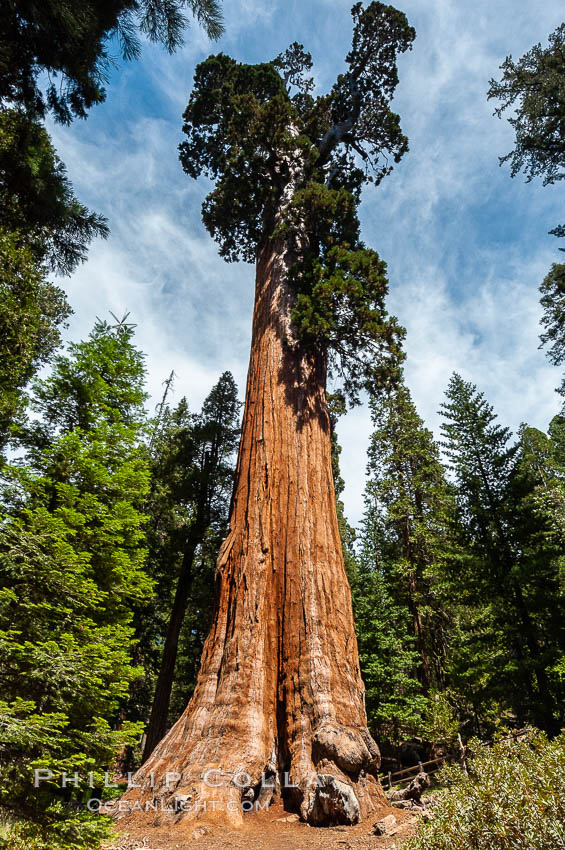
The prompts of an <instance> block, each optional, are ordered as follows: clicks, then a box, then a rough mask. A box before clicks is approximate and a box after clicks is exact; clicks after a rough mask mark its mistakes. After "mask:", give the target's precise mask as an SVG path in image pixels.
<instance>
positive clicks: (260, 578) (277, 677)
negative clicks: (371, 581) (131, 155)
mask: <svg viewBox="0 0 565 850" xmlns="http://www.w3.org/2000/svg"><path fill="white" fill-rule="evenodd" d="M352 14H353V24H354V26H353V42H352V47H351V50H350V52H349V53H348V54H347V57H346V68H345V71H344V73H342V74H340V75H339V77H338V79H337V80H336V83H335V84H334V86H333V87H332V89H331V90H330V91H329V92H328V93H327V94H326V95H320V96H317V97H314V96H313V95H312V88H313V84H312V81H311V79H310V78H309V76H308V74H309V70H310V67H311V64H312V63H311V58H310V56H309V55H308V54H307V53H306V52H305V51H304V50H303V48H302V47H301V46H300V45H297V44H295V45H292V46H291V48H290V49H289V50H288V51H286V53H285V54H283V55H281V56H279V57H278V58H277V59H275V60H274V61H271V62H266V63H264V64H259V65H244V64H240V63H238V62H236V61H235V60H234V59H231V58H230V57H228V56H224V55H221V54H220V55H218V56H212V57H210V58H209V59H208V60H206V61H205V62H203V63H201V64H200V65H199V66H198V67H197V69H196V73H195V80H194V88H193V92H192V94H191V97H190V101H189V104H188V107H187V109H186V112H185V115H184V120H185V123H184V132H185V134H186V140H185V141H184V142H183V143H182V144H181V148H180V156H181V162H182V165H183V167H184V169H185V171H186V173H187V174H188V175H189V176H190V177H193V178H196V177H198V176H200V175H202V174H204V175H207V176H209V177H210V178H212V179H213V180H214V182H215V188H214V189H213V190H212V191H211V193H210V194H209V195H208V197H207V199H206V200H205V202H204V206H203V221H204V223H205V225H206V227H207V228H208V230H209V232H210V233H211V235H212V236H213V237H214V238H215V239H216V240H217V242H218V244H219V246H220V254H221V255H222V256H224V257H225V258H226V259H228V260H235V259H244V260H247V261H251V262H255V261H256V262H257V276H256V300H255V311H254V322H253V333H252V345H251V358H250V366H249V372H248V382H247V392H246V402H245V413H244V417H243V425H242V438H241V444H240V451H239V458H238V465H237V469H236V480H235V488H234V498H233V501H232V508H231V516H230V530H229V533H228V536H227V538H226V540H225V541H224V544H223V546H222V549H221V551H220V555H219V559H218V566H217V576H218V578H217V585H218V603H217V609H216V614H215V618H214V621H213V624H212V628H211V630H210V633H209V635H208V638H207V640H206V644H205V647H204V653H203V658H202V664H201V668H200V673H199V677H198V681H197V684H196V688H195V691H194V695H193V697H192V700H191V703H190V705H189V706H188V708H187V711H186V713H185V714H184V715H183V717H182V718H181V719H180V720H179V721H178V722H177V724H176V725H175V726H174V727H173V728H172V729H171V730H170V732H169V733H168V734H167V735H166V736H165V738H164V739H163V740H162V741H161V742H160V744H159V745H158V746H157V747H156V749H155V750H154V752H153V754H152V756H151V758H150V759H149V760H148V761H147V762H146V763H145V765H144V766H143V768H142V770H141V771H140V772H139V773H138V775H137V780H136V781H137V782H138V783H139V784H141V785H142V790H141V791H133V790H132V792H130V794H129V795H128V798H127V799H129V800H130V801H135V800H136V799H139V800H140V801H142V800H146V799H148V795H150V796H151V798H152V799H154V798H155V797H158V798H162V799H165V798H168V797H170V796H171V794H173V796H175V797H176V798H177V799H180V798H181V797H186V795H192V796H194V794H198V795H200V796H202V798H203V799H205V798H206V797H207V796H208V795H209V793H210V792H209V788H208V787H207V786H206V785H205V783H204V779H203V771H204V770H205V769H206V768H209V767H210V766H214V767H215V768H218V770H220V771H221V777H222V779H224V780H227V781H224V782H221V783H220V787H219V788H216V789H215V791H214V793H215V794H216V795H217V803H218V804H219V805H218V806H217V808H218V812H217V816H218V817H223V818H226V817H232V818H233V819H235V820H236V821H239V820H240V819H241V811H242V810H241V805H242V802H244V801H251V802H252V803H253V800H255V799H259V797H260V795H261V794H263V796H265V794H266V795H269V794H272V793H273V791H272V790H271V791H269V789H266V788H263V791H261V777H262V776H263V775H266V776H271V777H273V778H274V779H276V777H279V780H280V783H281V786H280V787H281V791H282V795H283V798H284V802H285V804H286V805H287V806H288V807H289V808H290V809H292V810H294V811H297V812H300V814H301V816H302V817H303V818H304V819H305V820H307V821H309V822H310V823H316V824H327V823H330V822H343V823H351V822H356V821H358V820H359V819H360V818H362V817H364V816H367V815H368V814H369V813H370V812H371V811H372V810H373V809H374V808H375V806H376V805H378V804H380V803H381V802H382V800H383V795H382V791H381V789H380V788H379V785H378V783H377V781H376V774H377V768H378V763H379V754H378V749H377V747H376V745H375V743H374V741H373V740H372V738H371V736H370V735H369V732H368V730H367V726H366V715H365V709H364V704H363V685H362V682H361V678H360V672H359V664H358V656H357V652H356V647H355V631H354V625H353V618H352V609H351V598H350V591H349V587H348V585H347V581H346V575H345V568H344V563H343V553H342V547H341V540H340V535H339V527H338V521H337V514H336V504H335V491H334V485H333V478H332V457H331V432H330V423H329V416H328V410H327V402H326V378H327V375H328V372H332V373H333V374H335V375H338V376H340V377H341V378H343V385H344V389H345V391H346V392H347V394H348V395H349V396H350V397H352V398H353V399H355V398H356V397H358V393H359V390H360V389H361V388H362V387H363V386H365V385H368V384H370V385H374V384H375V383H377V382H379V381H382V380H385V379H387V378H390V377H391V375H392V376H394V375H396V374H397V373H398V360H399V359H400V350H399V343H400V339H401V335H402V334H401V331H400V329H399V328H398V326H397V324H396V322H395V321H394V320H393V319H391V318H390V317H388V316H387V314H386V311H385V307H384V298H385V295H386V289H387V283H386V278H385V267H384V264H383V262H382V261H381V260H380V258H379V257H378V255H377V254H375V252H373V251H371V250H369V249H367V248H366V247H365V246H364V245H363V243H362V242H361V240H360V234H359V221H358V217H357V213H356V208H357V204H358V202H359V200H360V192H361V188H362V186H363V184H365V183H366V182H369V181H373V180H374V181H377V182H378V181H379V180H381V179H382V178H383V177H384V176H385V175H386V174H388V173H389V171H390V170H391V167H392V163H393V162H396V161H398V160H399V159H400V158H401V156H402V155H403V154H404V153H405V151H406V149H407V140H406V138H405V136H404V135H403V134H402V132H401V130H400V126H399V119H398V116H397V115H395V114H394V113H393V112H392V111H391V109H390V101H391V99H392V96H393V93H394V90H395V87H396V84H397V81H398V76H397V70H396V57H397V55H398V54H399V53H401V52H403V51H405V50H407V49H409V48H410V46H411V43H412V40H413V38H414V31H413V29H412V28H411V27H410V26H409V25H408V23H407V21H406V18H405V16H404V15H403V14H401V13H400V12H398V11H397V10H396V9H393V8H392V7H390V6H385V5H384V4H382V3H378V2H373V3H370V4H368V5H367V7H366V8H363V6H362V5H361V4H360V3H358V4H356V5H355V6H354V7H353V10H352ZM204 729H205V730H206V732H205V735H204ZM242 764H244V765H245V770H246V773H247V775H248V776H249V783H248V786H246V787H245V788H239V787H237V785H236V784H234V783H230V781H229V780H228V777H229V776H230V775H231V774H233V772H234V771H235V770H239V769H240V767H241V765H242ZM171 770H173V771H176V772H177V773H179V774H180V775H181V777H182V778H181V780H180V781H179V784H178V787H177V788H176V789H175V790H174V792H172V791H171V789H167V788H166V774H167V772H170V771H171ZM151 775H153V777H154V778H155V782H154V783H153V785H154V787H153V788H151V789H150V788H149V785H150V776H151ZM274 784H276V782H275V783H274ZM328 801H329V802H328ZM234 802H235V804H236V807H235V809H234V808H233V806H232V805H230V804H231V803H234ZM190 816H191V815H190V813H189V812H186V813H185V814H184V817H186V818H189V817H190ZM211 816H213V815H211Z"/></svg>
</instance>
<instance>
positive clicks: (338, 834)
mask: <svg viewBox="0 0 565 850" xmlns="http://www.w3.org/2000/svg"><path fill="white" fill-rule="evenodd" d="M390 813H391V810H390V809H387V810H386V811H384V812H383V813H382V815H381V817H382V816H384V815H385V814H390ZM392 813H393V814H394V816H395V817H396V821H397V825H396V826H395V827H394V829H393V831H392V832H391V833H390V834H389V835H383V836H376V835H374V833H373V825H374V823H375V822H376V821H377V820H379V816H375V817H373V818H371V819H370V820H367V821H365V822H364V823H361V824H358V825H357V826H337V827H327V828H323V827H311V826H309V825H308V824H305V823H302V822H301V821H298V820H296V816H293V815H289V813H288V812H285V811H284V809H283V808H282V806H281V805H279V804H273V805H272V806H271V808H270V809H269V811H268V812H253V813H249V814H247V815H246V816H245V818H244V823H243V826H241V827H239V828H237V829H235V828H231V827H229V826H224V825H219V824H217V823H214V824H208V823H203V824H199V823H198V822H196V823H194V822H192V823H190V824H187V829H186V832H185V831H184V830H183V828H182V822H181V824H178V825H177V826H175V827H174V828H173V829H171V828H170V827H149V826H147V827H144V826H143V825H141V824H140V825H136V826H135V827H132V826H130V825H128V826H127V827H124V828H123V829H122V830H120V833H119V837H118V839H117V841H116V842H115V843H114V844H113V845H109V846H108V850H110V846H111V847H112V850H185V848H195V850H227V848H230V850H231V848H233V850H392V848H398V847H400V846H401V844H402V843H403V842H404V841H406V840H407V839H408V838H410V837H411V836H412V835H414V833H415V831H416V827H417V821H418V818H417V817H416V816H414V815H413V813H411V812H404V811H400V810H398V809H396V810H394V811H393V812H392Z"/></svg>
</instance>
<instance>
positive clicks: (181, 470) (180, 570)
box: [144, 372, 240, 759]
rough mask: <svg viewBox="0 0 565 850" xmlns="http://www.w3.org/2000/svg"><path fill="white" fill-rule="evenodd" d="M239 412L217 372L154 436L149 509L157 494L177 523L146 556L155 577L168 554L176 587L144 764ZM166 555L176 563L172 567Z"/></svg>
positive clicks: (221, 502)
mask: <svg viewBox="0 0 565 850" xmlns="http://www.w3.org/2000/svg"><path fill="white" fill-rule="evenodd" d="M239 408H240V404H239V402H238V400H237V386H236V384H235V381H234V379H233V376H232V374H231V373H230V372H224V374H223V375H222V376H221V377H220V379H219V381H218V382H217V384H216V385H215V386H214V387H213V388H212V391H211V392H210V394H209V395H208V397H207V398H206V400H205V402H204V404H203V406H202V411H201V413H200V415H199V416H193V417H189V416H188V410H187V405H186V401H185V400H183V401H182V402H181V404H180V405H179V407H178V408H177V409H176V410H175V411H173V413H172V414H171V416H170V417H169V421H168V422H167V424H166V427H165V428H164V429H162V430H161V433H160V435H159V448H158V455H157V459H156V464H155V470H154V475H153V480H154V482H155V481H157V482H158V485H157V486H158V487H159V495H157V493H155V496H154V498H155V501H156V505H155V506H156V507H157V510H159V508H160V506H161V505H162V503H163V496H164V497H165V499H166V500H169V499H170V503H169V504H170V507H169V510H171V508H172V515H173V516H174V517H175V518H176V528H175V527H174V526H173V527H169V532H168V534H167V533H165V535H163V530H162V527H161V528H160V531H159V542H158V545H157V550H156V551H153V552H151V553H150V557H151V558H152V560H153V561H154V562H159V564H160V571H161V572H162V569H163V564H162V550H163V549H164V548H166V549H168V550H169V557H168V560H169V564H170V566H172V567H173V569H172V570H171V572H169V574H168V576H167V579H168V582H170V581H171V577H172V576H175V577H176V586H175V591H174V595H173V599H172V602H171V606H170V610H169V611H168V614H167V620H168V622H167V625H166V629H165V639H164V646H163V652H162V656H161V659H160V663H159V672H158V676H157V680H156V684H155V693H154V697H153V704H152V708H151V716H150V719H149V724H148V726H147V729H146V740H145V748H144V758H145V759H146V758H148V757H149V756H150V755H151V753H152V751H153V749H154V748H155V746H156V745H157V744H158V743H159V741H160V740H161V738H162V737H163V735H164V734H165V732H166V731H167V729H168V726H169V724H168V717H169V704H170V699H171V692H172V688H173V681H174V674H175V664H176V659H177V653H178V646H179V638H180V635H181V631H182V627H183V623H184V621H185V617H186V612H187V607H188V605H189V600H190V596H191V590H192V583H193V578H194V573H195V562H197V563H198V560H199V559H198V555H199V553H200V555H201V556H204V557H205V555H206V554H207V549H208V550H209V549H210V548H216V553H217V549H218V548H219V545H220V542H221V539H222V538H223V536H224V534H225V531H226V520H227V513H228V507H229V499H230V497H231V489H232V485H233V466H232V464H231V459H232V456H233V453H234V451H235V448H236V445H237V440H238V436H239V429H238V418H239ZM179 425H180V427H179ZM154 486H155V485H154ZM152 501H153V500H152ZM173 506H174V507H173ZM170 515H171V514H170ZM155 519H156V517H155ZM171 532H172V534H171ZM153 538H154V539H155V535H153ZM214 543H215V547H214ZM171 555H172V558H173V561H176V563H174V565H173V564H172V563H171ZM201 560H202V558H201Z"/></svg>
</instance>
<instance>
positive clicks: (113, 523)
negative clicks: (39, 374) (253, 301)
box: [0, 322, 152, 850]
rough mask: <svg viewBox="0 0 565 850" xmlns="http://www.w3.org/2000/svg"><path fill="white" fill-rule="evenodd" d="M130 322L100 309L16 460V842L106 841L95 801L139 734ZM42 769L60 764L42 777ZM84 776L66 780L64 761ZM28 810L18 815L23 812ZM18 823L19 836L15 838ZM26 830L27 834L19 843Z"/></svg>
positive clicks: (142, 588) (5, 699)
mask: <svg viewBox="0 0 565 850" xmlns="http://www.w3.org/2000/svg"><path fill="white" fill-rule="evenodd" d="M131 337H132V331H131V329H130V328H128V327H126V326H124V325H122V324H120V325H118V326H116V327H114V328H111V327H109V326H108V325H107V324H105V323H103V322H97V324H96V326H95V328H94V330H93V332H92V334H91V336H90V338H89V339H88V340H87V341H86V342H81V343H78V344H75V345H72V346H70V348H69V352H68V354H67V355H60V356H59V357H57V359H56V361H55V364H54V368H53V372H52V375H51V376H50V377H49V378H47V379H45V380H43V381H39V382H37V384H36V388H35V394H34V403H35V407H36V410H37V412H38V413H39V414H40V415H41V418H40V420H39V421H38V422H37V423H36V424H35V425H34V427H32V428H30V429H29V431H28V434H27V443H28V446H29V452H28V461H27V465H26V466H25V467H23V466H15V467H12V468H11V469H9V470H6V475H7V476H8V484H7V486H6V487H5V492H4V500H5V509H4V516H3V518H2V521H1V523H0V586H1V588H2V589H1V591H0V647H1V651H0V658H1V661H0V690H1V694H2V702H1V703H0V729H1V735H0V765H1V782H0V804H1V806H2V808H3V810H4V811H7V812H10V813H11V814H12V815H13V816H14V817H15V818H16V819H18V822H19V825H17V826H16V827H15V833H14V835H13V836H12V837H11V838H10V839H9V842H12V843H7V844H5V845H4V846H6V847H11V848H12V847H14V846H17V847H20V846H22V847H24V846H25V847H32V848H43V847H49V848H67V847H68V848H69V850H70V848H75V847H80V848H82V847H85V848H86V847H97V846H98V842H99V839H100V836H101V835H102V834H103V833H104V832H105V831H107V827H106V824H105V823H104V822H103V821H102V820H98V819H96V818H95V816H94V815H91V814H89V813H88V811H87V810H85V808H84V807H85V804H86V802H87V800H88V797H89V795H90V796H92V795H94V796H96V794H95V792H94V790H93V789H91V788H90V787H89V786H90V783H89V776H88V774H89V772H90V771H92V772H93V773H94V779H93V783H94V786H95V787H99V788H101V787H102V786H103V784H104V783H103V771H104V770H112V768H113V766H114V765H115V761H116V757H117V754H118V752H119V751H120V750H121V749H122V748H123V746H124V745H126V744H132V743H133V742H134V741H135V739H137V738H139V736H140V734H141V726H140V725H139V724H136V723H130V722H129V721H127V722H123V718H120V709H121V706H122V705H123V704H124V702H125V700H126V698H127V695H128V690H129V687H130V684H131V683H132V681H133V680H135V679H136V678H137V677H138V676H139V675H140V673H141V671H140V670H137V669H136V668H135V666H134V665H133V664H132V648H133V639H134V629H133V625H132V616H133V613H132V612H133V608H134V607H135V606H139V605H141V604H142V603H143V602H144V600H146V599H147V598H148V597H149V595H150V593H151V589H152V583H151V581H150V579H149V578H148V577H147V574H146V572H145V557H146V552H145V549H144V538H145V533H144V525H145V522H146V517H145V515H144V513H143V507H144V502H145V499H146V495H147V492H148V487H149V467H148V460H147V454H146V451H145V449H144V448H143V445H142V442H141V438H142V436H143V420H144V411H143V402H144V400H145V393H144V391H143V380H144V367H143V358H142V356H141V355H140V354H139V352H138V351H136V349H135V348H134V346H133V344H132V341H131ZM35 768H43V769H49V770H51V771H52V778H51V781H50V782H46V783H42V784H41V785H40V786H39V787H38V788H35V787H34V784H33V778H34V775H33V770H34V769H35ZM63 771H64V772H66V773H67V774H69V776H70V777H74V773H75V771H76V772H77V773H78V779H77V784H76V786H75V785H74V784H71V785H69V787H67V788H61V774H62V772H63ZM20 821H21V822H20ZM18 836H19V837H18ZM18 842H20V843H18Z"/></svg>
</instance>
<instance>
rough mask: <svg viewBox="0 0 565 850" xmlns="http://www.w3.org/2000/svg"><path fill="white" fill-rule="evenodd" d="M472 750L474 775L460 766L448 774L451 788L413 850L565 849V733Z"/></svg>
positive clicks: (408, 848) (477, 746)
mask: <svg viewBox="0 0 565 850" xmlns="http://www.w3.org/2000/svg"><path fill="white" fill-rule="evenodd" d="M470 749H471V751H472V754H473V755H472V758H470V759H469V763H468V770H469V775H468V776H467V775H466V774H465V773H464V771H463V770H462V769H461V768H460V767H459V766H456V765H450V766H449V767H447V768H445V769H444V770H443V771H442V776H441V779H442V781H443V782H444V783H446V784H447V786H448V789H447V790H446V791H445V793H444V794H443V795H442V796H441V802H440V804H439V805H438V808H437V809H436V811H435V813H434V815H435V816H434V818H433V820H432V821H431V822H430V823H428V824H425V825H423V826H422V827H421V828H420V830H419V832H418V834H417V835H416V836H415V837H414V838H413V839H412V840H411V841H409V842H408V843H407V844H406V847H405V850H558V848H565V733H561V735H560V736H559V737H557V738H555V739H554V740H553V741H549V740H548V739H547V737H546V736H545V735H544V734H543V733H540V732H533V731H532V732H530V733H529V734H528V735H527V736H526V738H525V740H522V741H499V742H498V743H496V744H494V746H492V747H490V746H488V745H487V744H483V743H481V742H479V741H472V742H471V747H470Z"/></svg>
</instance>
